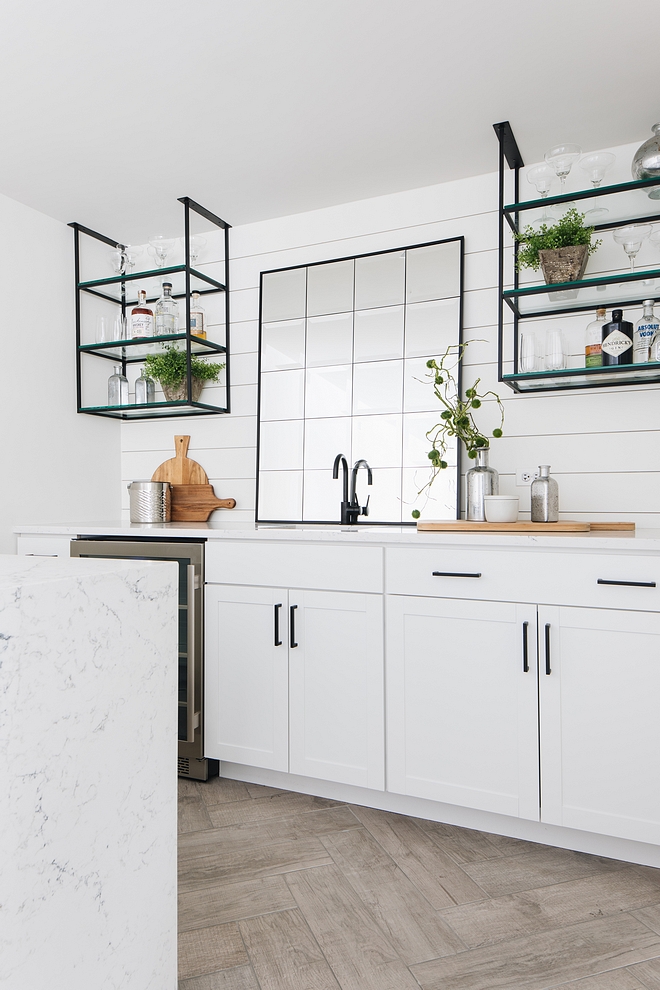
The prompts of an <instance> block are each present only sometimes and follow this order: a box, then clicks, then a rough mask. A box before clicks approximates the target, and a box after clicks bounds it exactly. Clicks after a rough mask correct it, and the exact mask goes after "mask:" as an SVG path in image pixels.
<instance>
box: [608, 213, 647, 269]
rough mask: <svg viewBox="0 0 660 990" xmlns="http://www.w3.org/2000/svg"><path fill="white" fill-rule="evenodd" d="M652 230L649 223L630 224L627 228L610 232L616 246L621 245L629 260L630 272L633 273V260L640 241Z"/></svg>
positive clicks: (640, 243) (640, 244)
mask: <svg viewBox="0 0 660 990" xmlns="http://www.w3.org/2000/svg"><path fill="white" fill-rule="evenodd" d="M652 230H653V228H652V226H651V224H650V223H631V224H628V226H627V227H619V228H618V230H613V231H612V237H613V238H614V240H615V241H616V243H617V244H621V245H622V247H623V250H624V251H625V252H626V254H627V255H628V257H629V258H630V271H631V272H634V271H635V258H636V257H637V252H638V251H639V249H640V248H641V246H642V241H643V240H644V239H645V238H646V237H648V236H649V234H650V233H651V231H652Z"/></svg>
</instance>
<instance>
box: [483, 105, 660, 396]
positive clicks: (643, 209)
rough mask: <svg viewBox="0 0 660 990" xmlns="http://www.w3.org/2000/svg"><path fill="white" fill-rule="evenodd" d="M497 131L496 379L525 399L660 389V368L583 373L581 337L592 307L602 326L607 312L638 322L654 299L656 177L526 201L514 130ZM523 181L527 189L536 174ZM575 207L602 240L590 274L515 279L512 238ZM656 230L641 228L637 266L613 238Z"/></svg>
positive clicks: (659, 364) (658, 251)
mask: <svg viewBox="0 0 660 990" xmlns="http://www.w3.org/2000/svg"><path fill="white" fill-rule="evenodd" d="M494 127H495V132H496V134H497V136H498V139H499V143H500V167H499V315H498V380H499V381H501V382H505V383H506V384H507V385H509V387H510V388H512V389H513V390H514V391H516V392H525V393H527V392H548V391H561V390H566V389H585V388H606V387H613V386H622V385H640V384H645V383H651V382H656V383H657V382H660V361H653V362H651V361H648V362H645V363H643V364H632V363H631V364H621V365H617V366H613V367H585V330H586V326H587V324H588V323H589V322H590V321H592V320H594V319H595V318H596V310H597V309H606V310H607V311H608V314H607V318H608V319H609V317H610V311H611V310H613V309H617V308H618V309H623V310H624V318H625V319H626V320H629V321H631V322H633V323H634V322H635V321H636V320H637V319H638V317H641V315H642V303H643V301H644V300H647V299H657V300H660V200H659V199H655V198H650V197H649V193H650V192H651V191H652V190H653V191H655V190H657V189H658V187H659V183H658V180H657V178H656V179H642V180H636V181H630V182H618V183H616V184H613V185H600V186H598V187H596V188H591V187H590V188H586V189H584V188H583V189H572V190H571V191H569V192H565V193H563V194H562V195H557V196H550V195H546V196H545V198H538V196H535V198H534V199H524V198H521V191H520V185H521V183H520V179H521V170H522V169H524V163H523V159H522V156H521V154H520V151H519V149H518V145H517V143H516V140H515V137H514V135H513V132H512V130H511V125H510V124H509V122H508V121H504V122H503V123H499V124H495V125H494ZM612 157H613V156H612ZM578 171H579V170H578ZM527 177H528V178H529V180H530V183H531V182H533V176H531V175H528V176H527ZM578 181H579V180H578ZM587 181H588V180H587ZM573 184H575V182H574V183H573ZM531 188H533V186H530V189H531ZM571 207H575V208H576V209H577V210H578V212H580V213H584V214H585V215H586V223H587V224H588V225H590V226H593V227H594V228H595V233H594V238H598V239H601V240H602V244H601V246H600V247H599V248H598V250H597V251H596V252H595V253H594V254H593V255H592V256H591V258H590V259H589V264H588V270H587V272H586V274H585V275H584V276H583V277H582V278H581V279H580V280H579V281H571V282H561V283H554V284H551V285H548V284H545V283H544V282H543V281H542V280H541V278H540V277H539V276H540V272H534V271H531V270H529V269H524V270H522V271H521V272H519V271H518V270H517V265H516V262H517V258H518V242H517V241H516V240H515V237H514V235H515V234H517V233H519V232H521V231H522V230H524V229H525V227H527V226H528V225H531V226H534V227H538V226H539V225H540V223H542V222H546V224H547V226H548V227H550V226H552V225H553V224H554V223H556V222H557V220H558V219H559V218H560V217H561V216H562V215H563V214H564V213H565V212H566V211H567V210H568V209H570V208H571ZM656 223H657V224H659V226H658V227H656V228H651V229H652V231H653V232H654V235H653V236H652V237H650V238H649V237H648V228H647V236H646V237H645V238H644V240H643V247H642V249H641V250H640V251H639V256H637V257H636V256H633V258H634V268H633V267H632V266H631V263H630V262H629V258H630V255H628V257H626V254H625V253H624V247H623V246H622V244H621V242H620V241H619V242H618V243H617V241H616V240H615V235H616V232H617V231H618V230H620V229H621V228H627V227H628V226H630V225H635V226H636V227H637V228H642V226H643V225H650V224H656ZM655 231H659V233H658V234H655ZM626 250H627V249H626ZM630 360H631V362H632V348H631V350H630Z"/></svg>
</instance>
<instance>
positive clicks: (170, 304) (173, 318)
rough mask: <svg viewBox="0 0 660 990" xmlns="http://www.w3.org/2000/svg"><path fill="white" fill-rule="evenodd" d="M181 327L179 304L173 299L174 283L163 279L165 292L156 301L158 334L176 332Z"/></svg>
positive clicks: (158, 335) (163, 334)
mask: <svg viewBox="0 0 660 990" xmlns="http://www.w3.org/2000/svg"><path fill="white" fill-rule="evenodd" d="M178 329H179V304H178V302H177V301H176V299H172V283H171V282H170V280H169V279H164V280H163V293H162V295H161V297H160V299H159V300H158V302H157V303H156V336H157V337H160V336H165V335H166V334H170V333H176V332H177V331H178Z"/></svg>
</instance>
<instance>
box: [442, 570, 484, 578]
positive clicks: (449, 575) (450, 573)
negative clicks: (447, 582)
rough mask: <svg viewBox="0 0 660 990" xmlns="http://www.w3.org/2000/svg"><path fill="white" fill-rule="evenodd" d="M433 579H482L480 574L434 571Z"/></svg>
mask: <svg viewBox="0 0 660 990" xmlns="http://www.w3.org/2000/svg"><path fill="white" fill-rule="evenodd" d="M433 577H475V578H476V577H481V573H479V574H468V573H467V572H466V571H433Z"/></svg>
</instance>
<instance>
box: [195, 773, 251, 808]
mask: <svg viewBox="0 0 660 990" xmlns="http://www.w3.org/2000/svg"><path fill="white" fill-rule="evenodd" d="M200 797H201V799H202V801H203V802H204V804H206V805H211V804H232V803H233V802H234V801H249V800H250V792H249V791H248V788H247V785H246V784H244V783H243V781H242V780H230V779H229V778H228V777H212V778H211V780H207V781H205V782H204V783H203V784H202V787H201V790H200Z"/></svg>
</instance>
